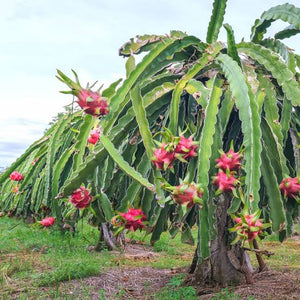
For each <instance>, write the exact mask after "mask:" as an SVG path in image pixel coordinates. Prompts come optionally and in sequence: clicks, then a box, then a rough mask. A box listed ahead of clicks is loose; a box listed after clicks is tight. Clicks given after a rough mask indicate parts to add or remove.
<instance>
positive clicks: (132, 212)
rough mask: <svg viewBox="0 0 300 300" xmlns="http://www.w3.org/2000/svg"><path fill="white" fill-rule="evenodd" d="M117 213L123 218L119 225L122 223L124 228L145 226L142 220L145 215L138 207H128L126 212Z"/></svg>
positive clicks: (131, 228)
mask: <svg viewBox="0 0 300 300" xmlns="http://www.w3.org/2000/svg"><path fill="white" fill-rule="evenodd" d="M119 215H120V216H121V217H122V218H123V221H121V222H120V223H121V224H120V225H124V227H125V229H129V230H130V231H136V230H138V229H142V228H144V227H145V224H144V223H143V222H144V221H145V220H146V216H145V215H144V213H143V211H142V210H141V209H139V208H136V209H134V208H129V209H128V212H127V213H119Z"/></svg>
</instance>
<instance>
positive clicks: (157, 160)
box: [152, 143, 175, 171]
mask: <svg viewBox="0 0 300 300" xmlns="http://www.w3.org/2000/svg"><path fill="white" fill-rule="evenodd" d="M167 147H168V145H166V144H164V143H163V144H162V145H161V147H160V148H157V149H155V150H154V152H153V158H152V163H153V164H154V165H155V166H156V167H157V168H158V169H160V170H164V171H165V170H166V169H168V168H169V169H170V168H172V164H173V161H174V159H175V153H174V151H168V150H167Z"/></svg>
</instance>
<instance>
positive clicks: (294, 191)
mask: <svg viewBox="0 0 300 300" xmlns="http://www.w3.org/2000/svg"><path fill="white" fill-rule="evenodd" d="M279 187H280V190H281V192H282V193H283V194H284V196H285V197H290V198H294V199H296V198H297V197H299V193H300V182H299V178H298V177H294V178H292V177H288V178H285V179H283V180H282V182H281V184H280V186H279Z"/></svg>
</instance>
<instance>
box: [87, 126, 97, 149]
mask: <svg viewBox="0 0 300 300" xmlns="http://www.w3.org/2000/svg"><path fill="white" fill-rule="evenodd" d="M99 137H100V131H99V129H94V130H91V132H90V136H89V138H88V139H87V140H88V142H89V143H90V144H93V145H95V144H96V143H97V142H98V140H99Z"/></svg>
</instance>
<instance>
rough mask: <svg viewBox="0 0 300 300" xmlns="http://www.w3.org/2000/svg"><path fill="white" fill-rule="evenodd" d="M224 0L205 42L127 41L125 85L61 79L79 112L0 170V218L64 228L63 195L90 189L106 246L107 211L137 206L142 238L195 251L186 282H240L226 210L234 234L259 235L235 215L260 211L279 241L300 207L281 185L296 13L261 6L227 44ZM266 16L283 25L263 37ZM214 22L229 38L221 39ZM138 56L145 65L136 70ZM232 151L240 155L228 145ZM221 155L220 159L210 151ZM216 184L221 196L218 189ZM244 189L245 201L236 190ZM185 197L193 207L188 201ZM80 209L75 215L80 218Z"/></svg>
mask: <svg viewBox="0 0 300 300" xmlns="http://www.w3.org/2000/svg"><path fill="white" fill-rule="evenodd" d="M226 4H227V1H226V0H214V2H213V10H212V16H211V19H210V22H209V25H208V30H207V36H206V39H199V38H197V37H195V36H190V35H187V34H186V33H183V32H180V31H172V32H170V34H168V35H142V36H137V38H135V39H131V40H130V41H129V42H128V43H126V44H124V45H123V46H122V47H121V49H120V51H119V53H120V55H122V56H123V57H125V58H127V62H126V79H125V80H124V81H123V82H122V83H121V81H120V80H118V81H116V82H114V83H112V84H111V85H110V86H109V87H108V88H106V89H105V90H103V91H101V92H100V91H96V89H94V87H93V86H87V87H86V88H83V87H82V86H81V85H80V83H79V80H78V76H77V74H76V73H75V72H73V74H74V76H75V80H74V81H73V80H71V79H70V78H69V77H68V76H66V75H65V74H64V73H62V72H61V71H58V77H59V79H60V80H61V81H62V82H63V83H65V84H66V85H67V86H68V87H69V88H70V91H67V92H65V93H67V94H71V95H73V97H76V99H77V100H76V101H77V103H78V105H79V107H80V108H81V110H79V111H75V112H72V111H71V110H70V111H68V112H67V113H66V114H64V115H63V116H62V117H61V118H59V120H58V121H57V122H56V123H55V124H53V126H52V127H51V128H49V129H48V130H47V132H46V133H45V135H44V136H43V137H42V138H41V139H40V140H38V141H37V142H35V143H34V144H33V145H31V146H30V147H29V148H28V149H27V150H26V152H25V153H24V154H23V155H22V156H21V157H20V158H19V159H17V160H16V162H14V163H13V164H12V165H11V167H9V168H8V169H7V170H6V171H5V172H3V174H1V177H0V186H1V197H0V210H1V211H2V212H4V213H9V214H11V215H18V216H23V217H24V218H26V217H27V216H31V215H32V214H34V215H38V216H41V219H42V218H44V217H46V213H45V212H44V211H42V207H44V206H46V207H49V209H50V210H51V212H47V213H48V215H50V213H51V215H52V216H53V217H55V219H56V224H58V226H59V227H60V228H63V225H64V223H67V222H68V221H70V218H71V217H70V210H72V209H74V206H73V204H71V203H70V202H69V201H68V199H69V197H70V195H71V194H72V193H73V191H76V190H77V189H80V187H81V186H89V187H90V188H89V194H90V196H91V197H93V199H94V200H93V201H92V202H89V201H88V202H89V207H90V208H91V209H92V210H93V211H94V212H95V214H94V215H93V217H92V219H91V224H92V225H94V226H97V227H98V228H99V231H100V235H99V240H100V239H102V238H103V237H109V239H107V240H106V241H105V242H107V243H110V248H114V246H113V243H111V239H110V237H111V235H110V232H112V224H111V220H112V218H113V217H114V212H115V211H118V212H120V213H127V212H128V211H127V210H128V207H139V208H141V209H142V211H143V214H144V215H145V216H146V218H147V221H148V224H147V227H148V228H149V231H148V232H149V234H151V243H154V242H156V241H157V240H158V239H159V238H160V236H161V234H162V232H163V231H166V230H168V231H169V233H170V235H171V236H172V237H174V236H175V235H176V234H181V238H182V241H183V242H187V243H190V244H191V243H194V242H196V243H197V251H196V252H195V257H194V260H193V263H192V265H191V268H190V272H191V273H193V272H194V274H195V277H196V282H198V281H199V282H200V281H201V282H203V281H205V282H206V281H211V280H212V281H214V282H218V283H219V284H221V285H226V284H232V283H234V282H239V281H240V280H242V277H243V276H244V275H243V273H241V272H240V271H239V270H237V269H239V267H238V266H237V265H238V263H239V264H240V268H242V267H243V270H245V268H246V267H245V266H244V264H243V262H244V261H248V260H247V258H246V257H245V256H246V255H247V252H245V251H246V250H245V249H244V248H243V247H242V245H241V244H242V241H241V240H240V241H238V243H236V244H235V245H232V246H230V243H231V238H232V236H231V233H230V234H228V232H227V228H229V227H232V222H233V221H232V220H231V218H229V217H228V216H229V215H230V214H232V215H235V216H236V218H241V219H242V222H239V223H238V224H239V225H238V224H236V225H238V226H237V227H239V226H241V227H242V228H239V229H237V231H239V233H242V232H243V234H244V233H245V235H246V232H247V230H248V231H249V232H252V231H251V230H254V231H253V232H256V233H257V234H256V237H255V238H257V236H259V235H260V234H259V233H260V230H261V225H260V223H259V222H260V221H257V220H259V218H260V217H259V218H258V219H257V220H255V221H253V218H252V220H251V222H250V223H249V224H248V223H247V221H246V219H245V217H244V220H243V217H242V216H241V215H239V213H240V212H241V211H242V210H243V208H244V207H247V212H246V213H247V215H249V216H252V215H253V214H255V213H256V212H257V211H258V209H261V215H262V216H264V220H265V222H268V223H271V227H270V228H269V229H268V230H270V231H273V232H277V233H278V235H279V239H280V240H281V241H282V240H284V238H285V237H286V236H287V235H290V234H291V233H292V225H293V220H294V218H295V216H296V212H297V211H298V206H299V203H298V202H297V201H296V200H297V197H298V195H299V190H298V188H297V184H298V180H297V182H296V180H295V182H294V181H290V182H289V181H284V183H283V185H282V187H281V189H280V187H279V186H280V185H281V183H282V181H283V180H284V178H287V177H290V178H296V176H297V173H298V169H299V161H298V157H299V148H298V145H299V136H298V135H297V133H298V132H299V131H300V128H299V124H300V122H299V119H300V115H299V106H300V90H299V84H298V79H299V76H300V75H299V66H300V60H299V55H297V54H296V53H294V51H293V50H292V49H291V48H290V47H288V46H286V45H285V44H284V43H283V39H285V38H288V37H289V36H292V35H295V34H297V33H298V32H299V29H300V27H299V24H300V21H299V16H300V9H299V8H296V7H295V6H293V5H290V4H283V5H278V6H275V7H273V8H271V9H269V10H267V11H265V12H264V13H263V14H262V15H261V17H260V18H259V19H257V20H256V21H255V22H254V25H253V27H252V30H251V37H250V41H246V40H247V39H246V38H245V39H243V41H241V42H239V43H236V41H235V36H234V32H233V29H232V27H231V26H230V25H229V24H223V19H224V14H225V10H226ZM276 20H283V21H285V22H288V23H289V25H291V26H289V27H287V28H285V29H283V30H282V31H279V32H278V33H276V34H275V36H274V38H272V37H271V38H265V33H266V31H267V28H268V27H269V26H271V25H272V23H273V22H274V21H276ZM222 26H223V27H224V29H225V30H226V33H227V42H226V43H222V42H218V35H219V31H220V29H221V27H222ZM285 41H286V40H285ZM139 54H142V55H143V58H142V59H141V60H140V59H139V60H138V61H139V63H136V62H135V59H136V57H137V56H138V55H139ZM144 54H145V55H144ZM94 90H95V91H94ZM70 100H71V99H70ZM96 124H97V128H99V129H100V130H101V134H100V136H99V140H98V141H97V142H96V143H95V145H94V146H93V147H90V146H89V143H87V140H88V138H89V137H90V135H91V130H93V129H94V128H95V125H96ZM166 129H167V131H169V132H170V133H171V134H172V136H173V137H174V140H173V141H172V143H173V144H172V145H169V142H170V141H169V140H168V139H167V138H165V137H160V133H161V132H164V131H166ZM191 137H192V138H191ZM156 141H158V142H159V143H161V144H160V145H158V148H157V145H156ZM242 145H243V157H242V158H241V157H240V156H239V155H238V154H234V151H233V150H232V151H230V150H231V149H240V148H241V146H242ZM155 149H157V150H155ZM219 149H223V151H224V153H226V156H225V155H223V156H222V154H221V157H219V153H218V150H219ZM36 158H38V160H37V161H36V163H35V164H34V165H31V162H32V161H34V160H35V159H36ZM216 159H220V160H219V161H218V162H217V169H219V170H218V171H217V172H216V170H217V169H216V168H215V165H216ZM241 160H242V161H241ZM240 163H242V165H243V166H241V165H240ZM15 170H18V171H19V172H20V173H21V174H23V176H24V179H23V180H21V181H19V182H18V184H19V191H18V193H12V189H13V186H14V184H15V182H14V181H12V180H11V179H10V178H9V175H10V174H11V173H12V172H13V171H15ZM216 173H217V175H216ZM218 173H219V175H218ZM214 175H216V178H215V179H212V177H213V176H214ZM161 178H163V179H164V180H165V182H167V183H168V184H169V185H170V186H172V187H174V188H175V189H174V192H173V191H168V190H167V189H165V188H164V181H163V180H162V179H161ZM233 178H235V179H233ZM182 184H183V185H182ZM218 189H220V191H221V192H222V193H217V194H216V193H215V191H216V190H218ZM240 189H241V190H242V194H243V195H244V200H243V201H242V200H241V197H236V196H235V195H234V191H235V190H238V191H239V190H240ZM281 190H282V192H281ZM240 194H241V193H238V195H240ZM172 196H173V198H172ZM198 198H199V199H201V201H200V200H199V199H198ZM190 199H196V200H197V201H195V205H193V206H192V205H191V204H192V202H191V200H190ZM175 200H176V201H178V202H185V203H184V204H178V203H176V202H175ZM193 202H194V200H193ZM198 203H199V204H198ZM188 204H190V205H189V206H190V207H189V208H188V209H186V210H185V207H186V206H187V205H188ZM78 215H79V216H77V215H76V214H75V215H74V216H73V219H72V220H71V221H72V222H74V223H76V222H78V221H79V218H80V214H78ZM243 216H245V214H243ZM238 221H239V219H238ZM253 222H254V224H253ZM257 222H258V223H257ZM255 223H256V225H258V226H255ZM195 225H196V226H197V228H198V234H197V239H196V240H195V239H194V236H193V234H192V230H191V229H192V227H193V226H195ZM247 226H248V227H247ZM133 229H134V227H133ZM262 229H263V228H262ZM248 238H249V239H252V237H251V236H250V237H249V235H248ZM252 241H253V242H255V241H256V239H253V240H252ZM99 244H101V243H99ZM216 249H218V250H219V251H216ZM228 250H230V251H228ZM229 253H230V255H231V256H230V257H229ZM233 256H235V257H234V261H236V262H238V263H235V267H234V266H233V265H232V263H231V261H233V260H232V258H233ZM235 258H236V259H235ZM220 266H222V267H220ZM244 267H245V268H244ZM203 270H205V272H203ZM207 270H209V271H207ZM216 270H217V271H216ZM247 270H248V271H247V272H248V274H249V272H250V271H249V270H251V268H250V267H247ZM245 272H246V271H245ZM250 273H251V272H250ZM201 274H202V275H203V274H204V275H203V276H204V277H205V278H203V277H201Z"/></svg>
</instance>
